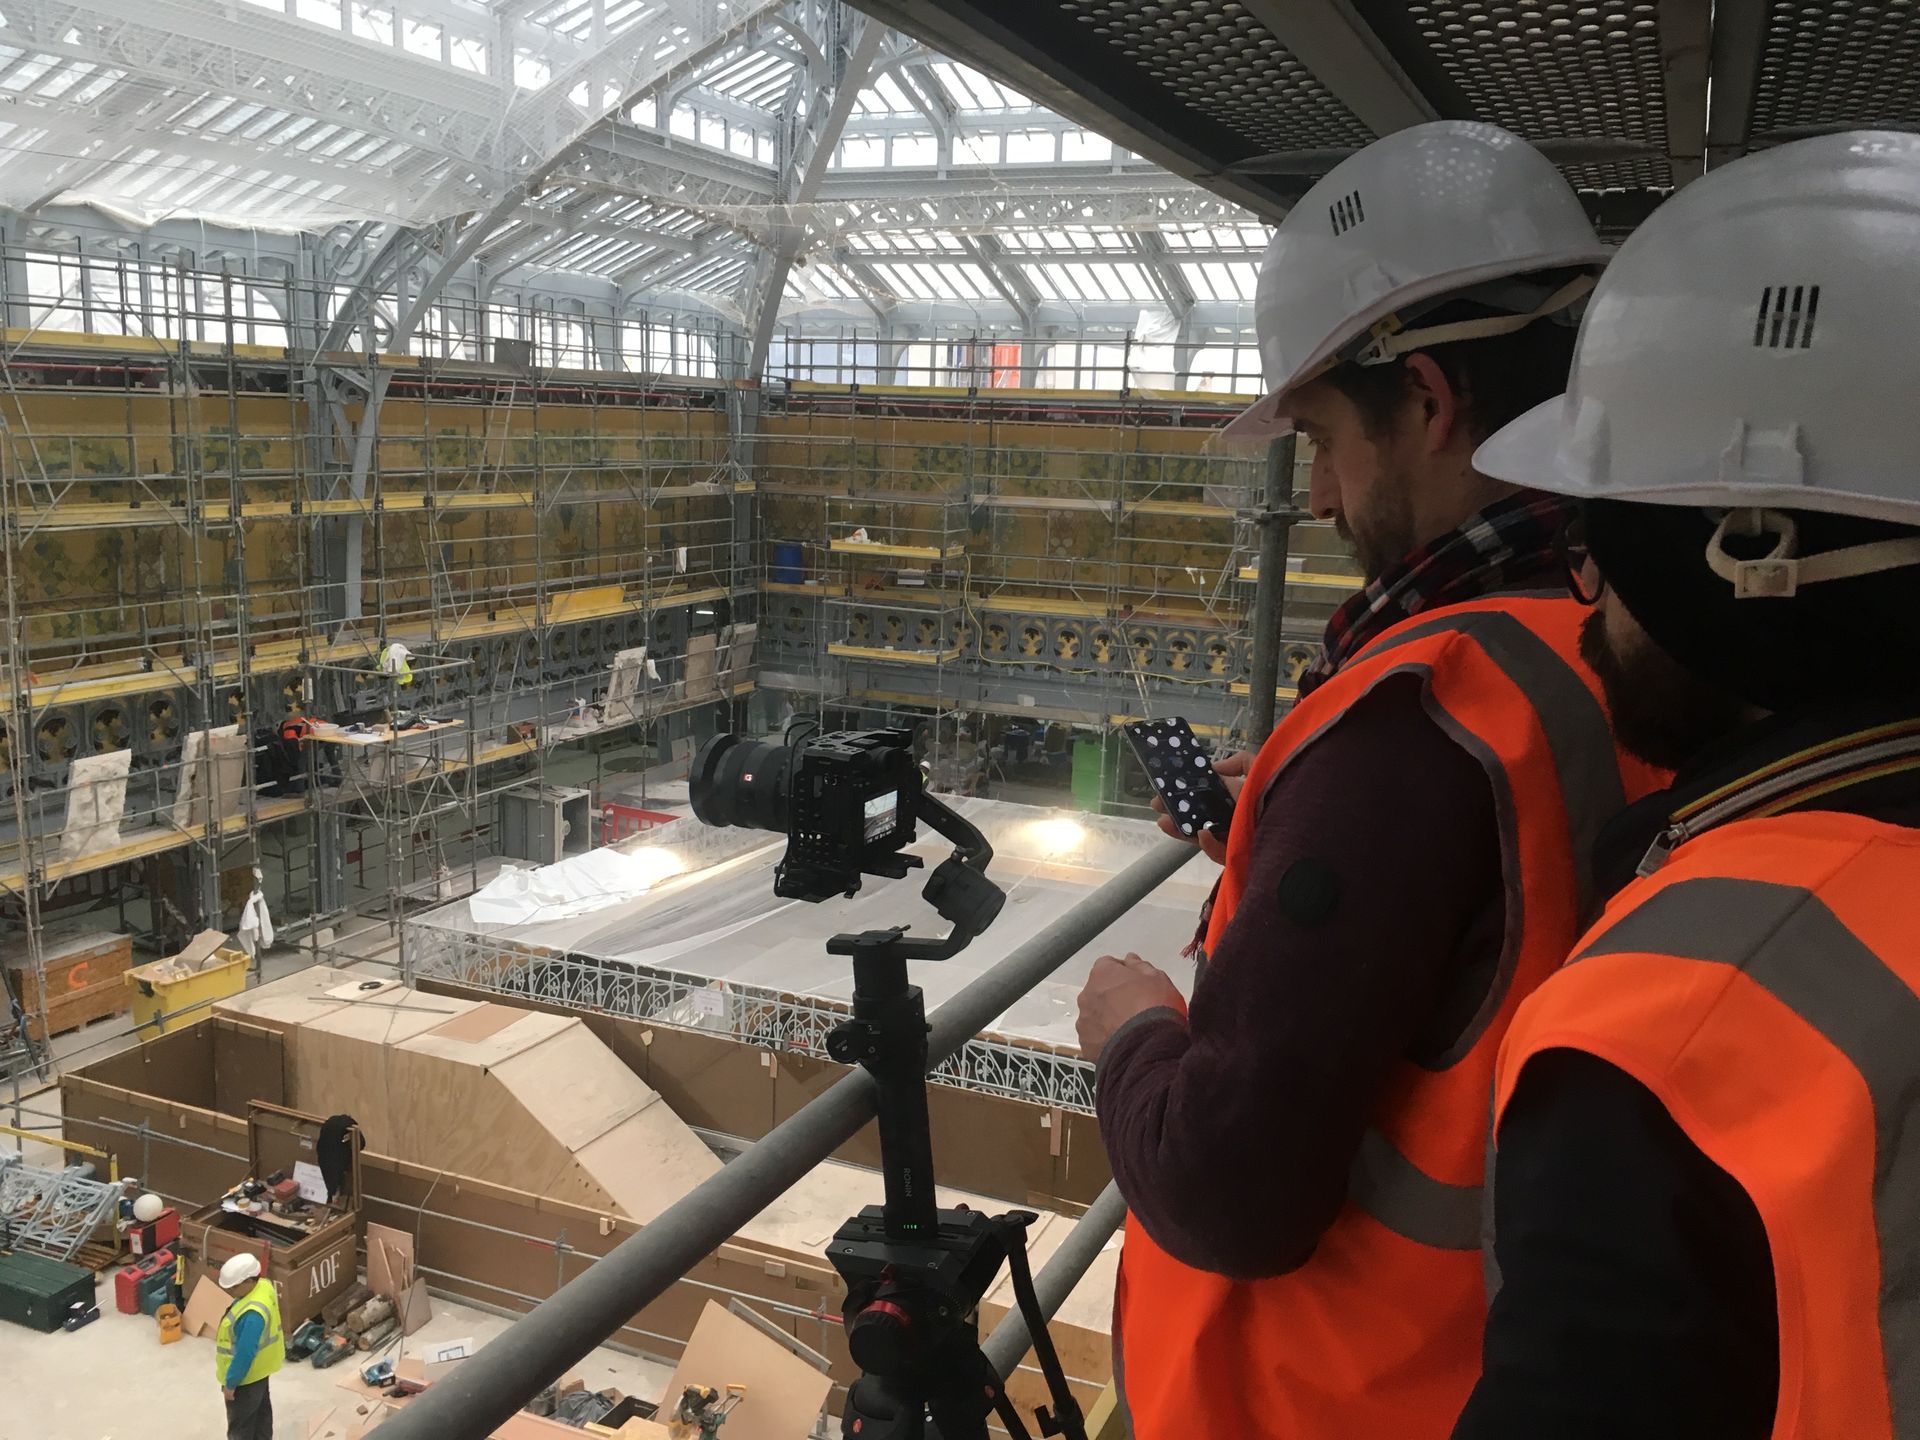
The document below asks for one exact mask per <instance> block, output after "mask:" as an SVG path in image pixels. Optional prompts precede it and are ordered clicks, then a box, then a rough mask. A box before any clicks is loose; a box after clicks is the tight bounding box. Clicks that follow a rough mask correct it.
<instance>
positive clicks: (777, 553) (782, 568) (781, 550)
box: [773, 540, 807, 585]
mask: <svg viewBox="0 0 1920 1440" xmlns="http://www.w3.org/2000/svg"><path fill="white" fill-rule="evenodd" d="M806 555H807V552H806V549H805V547H804V546H802V545H801V544H800V543H799V542H798V541H795V540H779V541H776V542H774V547H773V582H774V584H776V585H799V584H801V583H803V581H804V579H805V570H806Z"/></svg>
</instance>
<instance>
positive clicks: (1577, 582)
mask: <svg viewBox="0 0 1920 1440" xmlns="http://www.w3.org/2000/svg"><path fill="white" fill-rule="evenodd" d="M1553 548H1554V552H1555V553H1556V554H1558V555H1559V557H1560V563H1561V564H1563V565H1565V566H1566V568H1567V589H1568V591H1570V592H1571V593H1572V595H1573V598H1574V599H1576V600H1578V601H1579V602H1580V603H1581V604H1582V605H1598V604H1599V603H1600V597H1601V596H1602V595H1605V594H1606V593H1607V582H1606V577H1605V576H1603V575H1602V574H1601V573H1600V567H1599V566H1597V565H1595V564H1594V563H1593V553H1592V551H1590V550H1589V549H1588V548H1587V517H1586V515H1585V514H1584V513H1581V514H1577V515H1575V516H1574V517H1573V519H1571V520H1569V521H1568V522H1567V524H1566V526H1565V528H1563V529H1562V530H1561V531H1560V533H1559V534H1558V535H1556V536H1555V537H1554V540H1553Z"/></svg>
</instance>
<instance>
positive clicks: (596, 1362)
mask: <svg viewBox="0 0 1920 1440" xmlns="http://www.w3.org/2000/svg"><path fill="white" fill-rule="evenodd" d="M100 1281H101V1283H100V1288H99V1292H98V1297H99V1300H100V1304H101V1312H102V1313H101V1316H100V1319H99V1320H98V1321H96V1322H95V1323H93V1324H91V1325H88V1326H86V1327H84V1328H82V1329H80V1330H76V1331H74V1332H73V1333H72V1334H68V1333H67V1332H65V1331H62V1330H56V1331H54V1332H53V1334H51V1335H39V1334H36V1333H34V1332H33V1331H31V1330H26V1329H23V1328H21V1327H20V1326H18V1325H8V1324H4V1323H0V1376H4V1377H5V1386H6V1398H5V1400H4V1401H0V1440H220V1437H222V1436H224V1435H225V1434H226V1419H225V1412H224V1408H223V1405H222V1402H221V1399H220V1390H219V1387H218V1385H217V1384H216V1382H215V1379H214V1362H213V1341H212V1340H211V1339H206V1340H195V1339H183V1340H180V1341H178V1342H177V1343H175V1344H172V1345H165V1346H163V1345H161V1344H160V1343H159V1339H158V1335H157V1331H156V1330H155V1327H154V1322H153V1321H152V1320H151V1319H150V1318H149V1317H147V1316H145V1315H122V1314H120V1313H119V1312H118V1311H117V1310H115V1309H114V1308H113V1280H112V1272H111V1271H108V1272H106V1273H105V1274H103V1275H102V1276H101V1277H100ZM509 1323H510V1322H509V1321H508V1320H507V1319H505V1318H504V1317H502V1316H498V1315H493V1314H489V1313H487V1312H484V1311H479V1310H473V1309H470V1308H468V1307H466V1306H463V1305H456V1304H454V1303H453V1302H452V1301H450V1300H444V1299H442V1298H440V1297H439V1296H435V1297H434V1300H433V1318H432V1319H431V1320H429V1321H428V1322H427V1323H426V1325H424V1326H423V1327H422V1328H421V1329H420V1330H419V1331H418V1332H417V1333H416V1334H414V1335H413V1336H412V1337H411V1338H410V1339H409V1340H408V1341H407V1342H406V1344H407V1350H408V1352H409V1353H415V1354H417V1353H419V1352H420V1350H421V1347H423V1346H425V1345H427V1344H433V1343H439V1342H443V1341H451V1340H458V1339H461V1338H462V1337H466V1336H471V1337H472V1338H473V1339H474V1340H475V1341H476V1342H478V1343H481V1344H484V1343H485V1342H486V1341H487V1340H489V1339H491V1338H492V1337H493V1336H495V1335H497V1334H499V1332H500V1331H501V1330H503V1329H505V1328H506V1326H507V1325H508V1324H509ZM390 1353H394V1354H398V1353H400V1352H397V1351H396V1352H390ZM357 1358H358V1359H359V1361H360V1363H361V1364H365V1363H367V1362H368V1361H369V1360H371V1359H372V1358H373V1357H371V1356H360V1357H357ZM465 1363H471V1362H465ZM451 1368H452V1367H451V1366H446V1367H441V1366H436V1367H433V1369H434V1370H435V1371H442V1370H445V1369H451ZM572 1373H573V1374H576V1375H578V1376H579V1377H580V1378H581V1380H582V1381H583V1382H584V1383H585V1385H586V1387H587V1389H589V1390H601V1389H604V1388H606V1387H607V1386H609V1385H611V1386H614V1387H615V1388H617V1389H619V1390H620V1391H621V1392H622V1393H623V1394H628V1395H644V1396H647V1397H649V1398H658V1393H659V1392H660V1391H661V1390H662V1389H663V1388H664V1387H665V1385H666V1383H667V1380H668V1379H669V1378H670V1377H671V1375H672V1367H671V1366H668V1365H663V1364H660V1363H658V1362H655V1361H649V1360H641V1359H639V1358H637V1357H635V1356H631V1355H622V1354H619V1353H617V1352H615V1351H612V1350H595V1351H594V1352H593V1353H592V1354H591V1355H589V1356H588V1357H587V1358H586V1359H585V1360H584V1361H582V1362H581V1363H580V1364H579V1365H576V1366H575V1367H574V1368H573V1371H572ZM353 1374H354V1370H353V1367H352V1365H351V1363H350V1362H346V1361H343V1362H341V1363H340V1364H338V1365H335V1366H333V1367H332V1368H330V1369H326V1370H315V1369H314V1368H313V1367H312V1366H311V1365H308V1364H306V1363H305V1362H298V1363H294V1364H290V1365H288V1366H287V1368H286V1369H285V1370H283V1371H282V1372H281V1373H280V1374H279V1375H278V1376H276V1377H275V1378H274V1381H273V1392H272V1393H273V1413H274V1434H275V1436H276V1437H278V1440H306V1437H307V1435H308V1432H309V1427H310V1426H311V1425H312V1424H314V1422H317V1421H319V1420H321V1419H322V1418H323V1417H324V1416H325V1415H326V1414H327V1412H328V1411H330V1410H331V1411H333V1412H334V1415H335V1418H336V1420H338V1421H341V1422H343V1424H344V1423H345V1422H350V1421H352V1420H354V1419H356V1418H358V1417H357V1416H356V1413H355V1412H356V1409H357V1407H359V1406H362V1405H369V1404H370V1402H369V1400H368V1396H369V1395H371V1394H372V1393H373V1392H370V1391H368V1390H367V1389H366V1388H365V1387H364V1386H360V1385H358V1384H354V1383H353V1382H352V1381H351V1380H350V1378H349V1377H351V1376H352V1375H353ZM343 1380H346V1381H347V1382H348V1383H349V1384H351V1385H352V1389H345V1388H342V1384H341V1382H342V1381H343Z"/></svg>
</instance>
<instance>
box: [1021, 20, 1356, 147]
mask: <svg viewBox="0 0 1920 1440" xmlns="http://www.w3.org/2000/svg"><path fill="white" fill-rule="evenodd" d="M1058 3H1059V5H1060V8H1061V9H1062V10H1064V11H1065V12H1066V13H1067V14H1069V15H1071V16H1072V17H1073V18H1074V19H1075V20H1076V21H1078V22H1080V23H1081V24H1083V25H1085V26H1086V27H1087V30H1088V33H1089V34H1090V35H1091V36H1092V37H1093V38H1094V39H1095V40H1096V41H1098V42H1099V43H1101V44H1104V45H1106V46H1108V47H1110V48H1111V49H1113V50H1115V51H1117V52H1118V53H1119V54H1120V55H1121V56H1123V57H1124V58H1125V59H1126V60H1127V61H1128V62H1129V63H1131V64H1132V65H1134V66H1137V67H1138V68H1139V69H1140V70H1142V71H1144V72H1145V73H1146V74H1147V75H1149V76H1151V77H1152V78H1153V80H1154V82H1155V83H1156V84H1157V85H1158V86H1160V87H1161V88H1163V89H1165V90H1167V91H1169V92H1170V93H1171V94H1173V95H1175V96H1177V97H1178V98H1179V100H1180V101H1181V102H1182V103H1184V104H1185V105H1186V107H1187V108H1188V109H1191V110H1196V111H1199V112H1201V113H1202V114H1204V115H1205V116H1206V117H1207V118H1208V119H1210V120H1212V121H1213V122H1214V123H1215V124H1217V125H1221V126H1223V127H1225V128H1227V129H1229V130H1232V131H1234V132H1235V133H1237V134H1240V135H1243V136H1245V137H1246V139H1247V141H1248V144H1249V147H1250V149H1249V153H1254V154H1258V153H1264V152H1266V151H1269V150H1303V149H1312V148H1318V147H1324V146H1344V145H1352V146H1359V145H1365V144H1366V143H1367V142H1368V141H1370V140H1372V139H1373V132H1372V131H1370V130H1369V129H1368V128H1367V127H1366V126H1365V125H1363V124H1361V123H1360V121H1359V120H1357V119H1355V118H1354V116H1353V114H1352V112H1351V111H1349V110H1348V109H1347V107H1346V106H1344V105H1342V104H1341V103H1340V102H1339V101H1338V100H1337V99H1335V98H1334V97H1333V95H1332V94H1331V93H1330V92H1329V91H1328V90H1327V89H1326V88H1325V87H1324V86H1322V85H1321V83H1320V82H1319V81H1318V80H1316V79H1315V78H1314V76H1313V74H1312V72H1311V71H1309V70H1308V69H1307V67H1306V66H1305V65H1303V64H1301V63H1300V61H1299V60H1298V59H1296V58H1295V57H1294V56H1293V54H1292V53H1291V52H1290V51H1289V50H1288V49H1287V48H1286V46H1284V45H1282V44H1281V43H1280V42H1279V41H1278V40H1276V39H1275V38H1274V36H1273V34H1272V32H1271V31H1269V30H1268V29H1267V28H1266V27H1265V26H1264V25H1262V24H1261V23H1260V22H1259V21H1258V20H1256V19H1254V18H1253V16H1251V15H1249V14H1248V13H1247V11H1246V10H1245V8H1244V7H1242V6H1241V5H1239V4H1238V3H1236V0H1160V3H1146V4H1143V3H1141V0H1058Z"/></svg>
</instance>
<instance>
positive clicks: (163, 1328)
mask: <svg viewBox="0 0 1920 1440" xmlns="http://www.w3.org/2000/svg"><path fill="white" fill-rule="evenodd" d="M153 1318H154V1319H155V1320H157V1321H159V1322H160V1343H161V1344H162V1345H171V1344H173V1342H174V1341H176V1340H178V1339H179V1338H180V1307H179V1306H178V1305H162V1306H161V1307H160V1308H159V1309H158V1310H156V1311H154V1312H153Z"/></svg>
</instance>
